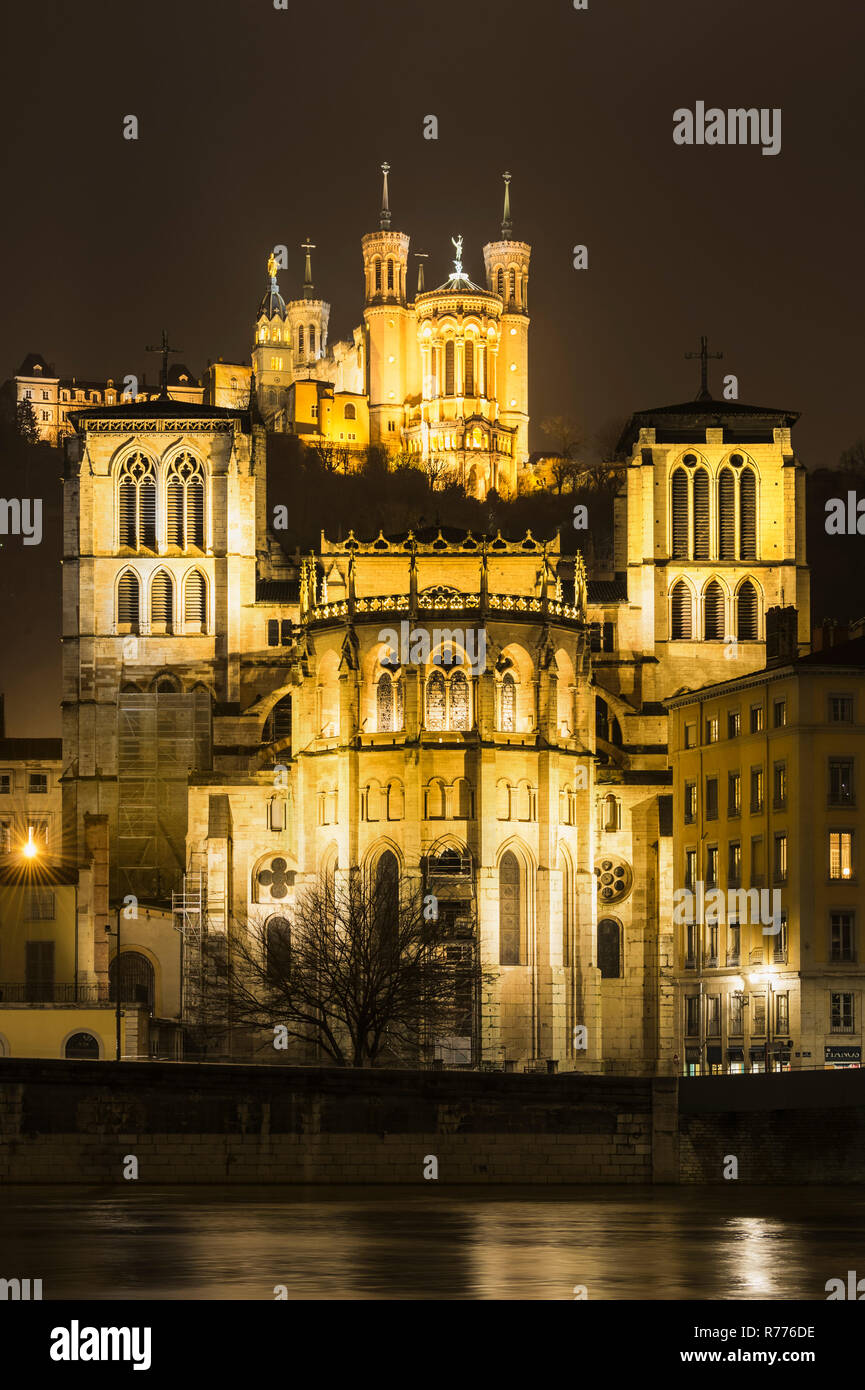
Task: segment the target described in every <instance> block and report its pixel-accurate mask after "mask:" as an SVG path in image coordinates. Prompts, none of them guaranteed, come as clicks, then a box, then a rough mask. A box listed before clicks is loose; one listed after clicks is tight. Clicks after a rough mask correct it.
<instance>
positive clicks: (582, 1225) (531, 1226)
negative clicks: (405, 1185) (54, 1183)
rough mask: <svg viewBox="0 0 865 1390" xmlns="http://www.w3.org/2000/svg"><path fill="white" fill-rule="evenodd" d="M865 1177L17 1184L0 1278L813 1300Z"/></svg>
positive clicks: (857, 1230) (154, 1289) (252, 1288)
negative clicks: (798, 1183)
mask: <svg viewBox="0 0 865 1390" xmlns="http://www.w3.org/2000/svg"><path fill="white" fill-rule="evenodd" d="M863 1232H865V1193H863V1192H862V1191H861V1190H860V1189H858V1188H836V1189H828V1188H813V1187H809V1188H792V1187H791V1188H780V1189H779V1188H774V1189H772V1188H765V1187H764V1188H746V1187H739V1186H737V1185H734V1184H731V1185H730V1186H729V1187H724V1188H711V1189H708V1188H660V1187H659V1188H633V1187H628V1188H609V1187H604V1188H597V1189H595V1188H579V1189H557V1191H556V1193H555V1195H546V1194H538V1193H537V1192H536V1191H533V1192H531V1193H527V1192H526V1191H525V1190H524V1189H521V1190H519V1191H510V1190H496V1191H494V1192H490V1193H488V1194H487V1193H479V1192H478V1191H477V1190H476V1189H471V1190H466V1189H461V1190H454V1189H439V1190H438V1191H435V1192H430V1191H427V1190H424V1191H421V1192H418V1193H417V1194H409V1193H407V1192H406V1191H405V1189H399V1190H393V1189H375V1190H374V1191H372V1192H370V1191H369V1190H365V1191H363V1192H359V1191H357V1190H354V1189H339V1190H331V1191H330V1192H328V1193H326V1194H323V1193H322V1191H321V1190H320V1189H313V1190H311V1189H298V1188H238V1187H233V1188H230V1189H229V1188H211V1187H208V1188H204V1189H195V1190H192V1189H188V1188H172V1189H157V1188H149V1189H146V1190H143V1189H139V1190H136V1189H135V1188H134V1187H132V1186H131V1185H130V1187H129V1189H123V1190H118V1189H111V1190H106V1189H91V1188H77V1187H76V1188H63V1189H59V1188H20V1187H19V1188H11V1189H10V1188H7V1189H5V1190H4V1191H2V1192H0V1264H2V1268H0V1277H7V1278H8V1277H14V1276H17V1277H20V1278H25V1277H30V1278H41V1279H42V1281H43V1297H44V1298H45V1299H50V1298H100V1299H101V1298H106V1299H144V1298H169V1299H273V1298H274V1288H275V1286H277V1285H284V1286H285V1288H286V1290H287V1295H288V1298H289V1299H328V1300H331V1299H429V1298H433V1299H572V1298H573V1297H574V1289H575V1286H577V1285H583V1286H585V1288H586V1290H587V1293H588V1297H589V1298H590V1299H626V1298H633V1299H652V1300H654V1299H733V1300H740V1299H775V1298H779V1299H817V1300H825V1298H826V1293H825V1287H824V1286H825V1284H826V1281H827V1280H828V1279H830V1278H835V1277H839V1276H840V1277H845V1276H846V1271H847V1270H848V1269H857V1268H858V1269H861V1270H862V1271H863V1272H865V1242H863Z"/></svg>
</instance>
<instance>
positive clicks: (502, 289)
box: [496, 266, 505, 299]
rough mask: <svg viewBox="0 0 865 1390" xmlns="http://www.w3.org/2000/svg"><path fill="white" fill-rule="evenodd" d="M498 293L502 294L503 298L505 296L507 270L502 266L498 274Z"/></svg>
mask: <svg viewBox="0 0 865 1390" xmlns="http://www.w3.org/2000/svg"><path fill="white" fill-rule="evenodd" d="M496 294H500V295H501V297H502V299H504V297H505V272H504V270H503V269H502V267H501V266H499V271H498V274H497V276H496Z"/></svg>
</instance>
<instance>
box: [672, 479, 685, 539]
mask: <svg viewBox="0 0 865 1390" xmlns="http://www.w3.org/2000/svg"><path fill="white" fill-rule="evenodd" d="M673 558H674V559H676V560H687V558H688V475H687V473H686V472H685V470H684V468H677V469H676V471H675V473H674V474H673Z"/></svg>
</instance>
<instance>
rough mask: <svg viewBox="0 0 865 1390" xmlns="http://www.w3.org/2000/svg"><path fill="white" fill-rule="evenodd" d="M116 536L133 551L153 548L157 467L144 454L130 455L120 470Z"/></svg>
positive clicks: (154, 546) (154, 539)
mask: <svg viewBox="0 0 865 1390" xmlns="http://www.w3.org/2000/svg"><path fill="white" fill-rule="evenodd" d="M117 539H118V544H119V545H128V546H129V547H130V548H131V549H132V550H141V549H142V547H146V548H147V549H148V550H155V549H156V469H155V468H154V466H153V461H152V459H149V458H147V457H146V456H145V455H144V454H131V455H130V456H129V458H127V459H124V462H123V466H122V467H121V470H120V479H119V483H118V488H117Z"/></svg>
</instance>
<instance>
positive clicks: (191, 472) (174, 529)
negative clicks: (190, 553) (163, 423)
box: [165, 453, 204, 550]
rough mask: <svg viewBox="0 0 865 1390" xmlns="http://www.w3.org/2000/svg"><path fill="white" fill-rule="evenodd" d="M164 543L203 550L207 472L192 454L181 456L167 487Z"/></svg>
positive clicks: (175, 461) (172, 467) (173, 465)
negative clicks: (205, 478) (205, 476)
mask: <svg viewBox="0 0 865 1390" xmlns="http://www.w3.org/2000/svg"><path fill="white" fill-rule="evenodd" d="M165 542H166V545H178V546H180V547H181V549H183V550H187V549H188V548H189V547H190V546H192V545H194V546H197V547H198V548H199V550H202V549H203V548H204V469H203V468H202V466H201V462H200V460H199V459H197V458H194V457H193V456H192V454H186V453H184V454H180V455H178V457H177V458H175V459H173V460H172V461H171V463H170V465H169V468H168V479H167V482H166V485H165Z"/></svg>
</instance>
